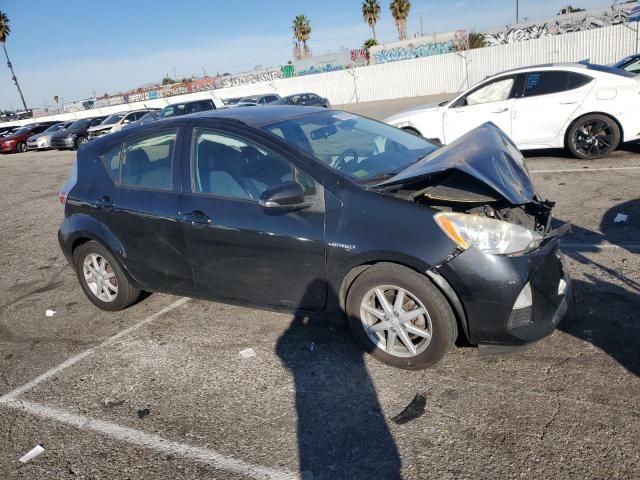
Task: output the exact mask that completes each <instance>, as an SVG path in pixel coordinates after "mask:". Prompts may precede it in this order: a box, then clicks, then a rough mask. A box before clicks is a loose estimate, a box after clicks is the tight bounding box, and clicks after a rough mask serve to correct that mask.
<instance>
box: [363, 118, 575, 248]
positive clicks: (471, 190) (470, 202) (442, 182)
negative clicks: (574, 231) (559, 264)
mask: <svg viewBox="0 0 640 480" xmlns="http://www.w3.org/2000/svg"><path fill="white" fill-rule="evenodd" d="M375 188H376V189H379V190H382V191H384V192H385V193H388V194H391V195H393V196H396V197H399V198H403V199H406V200H409V201H412V202H415V203H419V204H423V205H428V206H430V207H431V208H433V209H435V210H438V211H440V212H443V213H444V212H447V213H461V214H467V215H472V216H476V217H483V218H487V219H493V220H497V221H501V222H507V223H509V224H512V225H516V226H518V227H522V228H524V229H526V230H528V231H530V232H532V235H531V240H532V242H530V245H527V247H535V246H537V245H539V244H540V243H542V242H543V241H544V240H545V239H546V238H548V237H549V236H557V235H559V234H563V233H566V232H567V231H568V230H569V227H568V225H567V226H564V227H562V228H561V229H560V230H556V231H553V232H552V231H551V220H552V215H551V211H552V209H553V207H554V205H555V204H554V202H551V201H549V200H542V199H540V198H539V197H538V196H537V195H536V193H535V188H534V186H533V183H532V182H531V177H530V176H529V172H528V170H527V168H526V166H525V164H524V159H523V157H522V154H521V153H520V151H519V150H518V149H517V147H516V146H515V145H514V144H513V142H512V141H511V140H510V139H509V138H508V137H507V136H506V135H505V134H504V133H503V132H502V130H500V129H499V128H498V127H496V126H495V125H493V124H491V123H487V124H484V125H482V126H481V127H478V128H476V129H475V130H472V131H471V132H469V133H467V134H466V135H464V136H463V137H461V138H459V139H458V140H457V141H456V142H454V143H452V144H450V145H448V146H446V147H444V148H441V149H439V150H436V151H435V152H433V153H432V154H431V155H429V156H427V157H425V158H423V159H421V160H420V161H418V162H417V163H415V164H413V165H411V166H410V167H408V168H406V169H405V170H403V171H402V172H400V173H398V174H397V175H395V176H393V177H391V178H389V179H387V180H385V181H384V182H382V183H379V184H377V185H376V187H375ZM437 217H438V216H437V215H436V218H437ZM445 217H446V215H445ZM450 218H452V219H453V220H456V219H458V221H465V223H469V219H468V218H466V217H456V216H455V215H452V216H450ZM439 223H440V222H439ZM476 223H478V222H477V221H476ZM440 226H441V227H443V225H442V223H441V224H440ZM452 227H453V226H452ZM477 228H480V229H481V228H483V225H477ZM443 229H445V231H447V229H446V228H443ZM448 234H449V236H451V234H450V232H448ZM458 240H460V241H457V243H459V244H460V243H461V241H462V240H461V239H458ZM463 246H464V245H463ZM527 249H528V248H525V249H523V250H527ZM491 253H500V252H491ZM504 253H515V252H504Z"/></svg>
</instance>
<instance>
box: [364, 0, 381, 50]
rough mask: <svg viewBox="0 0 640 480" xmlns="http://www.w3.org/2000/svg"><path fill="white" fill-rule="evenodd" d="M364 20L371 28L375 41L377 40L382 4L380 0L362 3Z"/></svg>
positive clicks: (368, 0) (366, 0) (367, 0)
mask: <svg viewBox="0 0 640 480" xmlns="http://www.w3.org/2000/svg"><path fill="white" fill-rule="evenodd" d="M362 18H363V19H364V21H365V22H367V25H369V27H371V31H372V32H373V39H374V40H376V23H377V22H378V19H379V18H380V3H379V2H378V0H364V1H363V2H362ZM367 41H368V40H367Z"/></svg>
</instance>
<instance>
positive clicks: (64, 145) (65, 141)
mask: <svg viewBox="0 0 640 480" xmlns="http://www.w3.org/2000/svg"><path fill="white" fill-rule="evenodd" d="M74 147H75V138H73V137H62V138H55V137H53V138H52V139H51V148H56V149H58V150H71V149H73V148H74Z"/></svg>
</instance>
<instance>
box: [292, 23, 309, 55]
mask: <svg viewBox="0 0 640 480" xmlns="http://www.w3.org/2000/svg"><path fill="white" fill-rule="evenodd" d="M310 36H311V22H310V21H309V19H308V18H307V16H306V15H297V16H296V18H295V19H294V20H293V39H294V47H293V55H294V56H295V58H296V59H298V60H299V59H301V58H302V57H310V56H311V49H310V48H309V46H308V45H307V41H308V40H309V37H310Z"/></svg>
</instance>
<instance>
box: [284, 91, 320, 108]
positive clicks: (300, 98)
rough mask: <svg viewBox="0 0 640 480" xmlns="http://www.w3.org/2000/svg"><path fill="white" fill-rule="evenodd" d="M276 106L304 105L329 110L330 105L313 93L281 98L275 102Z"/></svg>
mask: <svg viewBox="0 0 640 480" xmlns="http://www.w3.org/2000/svg"><path fill="white" fill-rule="evenodd" d="M275 103H276V105H305V106H308V107H324V108H329V107H330V106H331V104H330V103H329V100H327V99H326V98H323V97H321V96H319V95H316V94H315V93H297V94H295V95H288V96H286V97H282V98H281V99H280V100H278V101H277V102H275Z"/></svg>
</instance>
